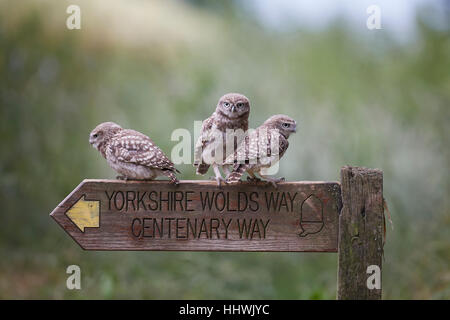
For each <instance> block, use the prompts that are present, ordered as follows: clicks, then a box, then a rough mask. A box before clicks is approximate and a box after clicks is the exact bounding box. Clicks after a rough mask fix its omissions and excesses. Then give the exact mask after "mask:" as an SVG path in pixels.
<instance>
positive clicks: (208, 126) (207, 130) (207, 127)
mask: <svg viewBox="0 0 450 320" xmlns="http://www.w3.org/2000/svg"><path fill="white" fill-rule="evenodd" d="M213 124H214V114H213V115H212V116H211V117H209V118H208V119H206V120H204V121H203V123H202V130H201V132H200V136H199V137H198V140H197V142H196V144H195V148H194V166H198V165H199V164H201V163H202V160H203V159H202V158H203V157H202V153H203V150H204V149H205V147H206V146H207V145H208V144H209V143H211V142H213V140H212V139H214V137H212V135H211V132H212V128H213Z"/></svg>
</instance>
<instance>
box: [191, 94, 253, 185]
mask: <svg viewBox="0 0 450 320" xmlns="http://www.w3.org/2000/svg"><path fill="white" fill-rule="evenodd" d="M249 114H250V101H249V100H248V99H247V97H245V96H244V95H242V94H239V93H228V94H226V95H224V96H222V97H221V98H220V99H219V102H218V103H217V106H216V111H214V113H213V114H212V115H211V116H210V117H209V118H208V119H206V120H205V121H203V124H202V130H201V132H200V136H199V139H198V141H197V143H196V145H195V152H194V157H195V159H194V166H196V167H197V174H201V175H203V174H205V173H206V172H207V171H208V169H209V167H210V166H212V167H213V170H214V174H215V179H216V181H217V183H218V184H219V185H220V183H221V181H224V179H223V178H222V175H221V173H220V169H219V168H222V169H223V170H224V173H225V175H226V176H228V174H229V173H230V170H229V167H230V166H229V165H224V161H225V159H226V157H227V156H228V155H229V154H232V153H234V152H235V151H236V148H237V146H238V144H239V143H240V142H241V141H242V139H243V138H244V136H245V133H246V131H247V129H248V116H249ZM227 137H228V140H227Z"/></svg>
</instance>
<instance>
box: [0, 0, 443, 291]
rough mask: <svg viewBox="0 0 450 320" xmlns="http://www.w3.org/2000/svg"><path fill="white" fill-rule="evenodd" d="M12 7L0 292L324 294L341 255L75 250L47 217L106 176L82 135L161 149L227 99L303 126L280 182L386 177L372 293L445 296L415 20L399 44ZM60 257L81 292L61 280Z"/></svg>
mask: <svg viewBox="0 0 450 320" xmlns="http://www.w3.org/2000/svg"><path fill="white" fill-rule="evenodd" d="M11 3H12V1H6V0H5V1H0V75H1V77H0V142H1V146H2V152H1V153H0V176H1V183H0V203H1V204H2V213H1V215H0V221H1V223H0V257H1V259H0V275H1V276H0V298H3V299H4V298H13V299H16V298H33V299H35V298H50V299H52V298H79V299H86V298H107V299H108V298H151V299H161V298H180V299H189V298H190V299H197V298H198V299H213V298H217V299H220V298H224V299H240V298H252V299H298V298H300V299H334V298H335V292H336V273H337V256H336V255H335V254H308V253H305V254H294V253H204V252H199V253H189V252H187V253H182V252H180V253H172V252H166V253H165V252H85V251H82V250H81V249H80V248H79V247H78V246H77V245H76V244H75V243H74V242H73V240H71V239H70V238H69V237H68V236H67V235H66V234H65V232H64V231H63V230H61V228H60V227H59V226H57V225H56V224H55V223H54V222H53V221H52V220H51V219H50V217H49V216H48V214H49V213H50V211H51V210H52V209H53V208H54V207H55V206H56V205H57V204H58V203H59V202H60V201H61V200H62V199H63V198H64V197H65V196H66V195H67V194H68V193H69V192H70V191H71V190H72V189H73V188H74V187H75V186H77V185H78V184H79V182H80V181H81V180H82V179H84V178H112V177H114V176H115V175H114V172H113V171H112V170H111V169H110V168H108V166H107V164H106V162H105V161H104V160H103V159H102V158H101V156H100V155H99V154H98V152H96V151H95V150H94V149H93V148H91V147H90V146H89V144H88V134H89V132H90V130H91V129H92V128H93V127H94V126H95V125H96V124H98V123H99V122H102V121H110V120H111V121H116V122H118V123H120V124H121V125H122V126H124V127H130V128H134V129H136V130H139V131H142V132H144V133H146V134H148V135H150V136H151V137H152V138H153V139H154V141H155V142H156V143H157V144H158V145H160V146H161V147H162V149H163V150H164V151H165V152H166V153H167V154H169V155H170V150H171V148H172V147H173V146H174V145H175V144H176V142H172V141H171V140H170V135H171V132H172V131H173V130H174V129H176V128H187V129H189V130H190V131H191V132H192V130H193V121H195V120H202V119H204V118H206V117H207V116H209V115H210V114H211V112H212V110H213V109H214V105H215V103H216V101H217V99H218V98H219V97H220V96H221V95H222V94H223V93H226V92H233V91H235V92H242V93H244V94H245V95H246V96H248V97H249V98H250V100H251V102H252V113H251V116H250V125H251V126H252V127H256V126H257V125H258V124H260V123H261V122H262V121H264V120H265V119H266V118H268V117H269V116H270V115H272V114H274V113H286V114H288V115H290V116H292V117H294V118H295V119H297V120H298V122H299V123H300V130H299V133H298V134H297V135H295V136H293V137H292V138H291V139H290V142H291V147H290V149H289V152H288V153H287V154H286V156H285V157H284V158H283V160H282V162H281V166H280V167H281V172H280V175H283V176H285V177H286V178H287V179H289V180H338V179H339V169H340V167H341V166H343V165H347V164H348V165H359V166H367V167H376V168H381V169H383V171H384V194H385V197H386V199H387V201H388V203H389V206H390V210H391V212H392V214H393V217H392V218H393V221H394V225H395V230H394V231H391V230H390V229H388V235H387V243H386V246H385V260H384V271H383V286H384V288H383V289H384V293H383V297H384V298H386V299H391V298H395V299H411V298H412V299H418V298H425V299H432V298H438V299H449V298H450V269H449V265H450V233H449V232H448V230H449V227H450V202H449V200H448V195H449V191H450V185H449V180H450V179H449V163H450V154H449V150H450V149H449V136H450V134H449V133H450V132H449V126H448V122H449V120H450V74H449V70H450V39H449V36H450V35H449V32H448V30H446V31H442V30H436V29H433V28H432V27H430V26H428V25H427V24H426V23H425V22H424V19H421V18H420V17H418V19H417V27H418V30H419V32H418V34H417V38H416V39H415V40H414V41H411V42H407V43H402V44H400V43H398V42H396V41H395V40H393V39H392V38H391V37H390V35H389V33H388V31H387V30H380V31H376V32H370V31H363V32H355V30H352V28H351V27H350V26H349V25H347V24H346V23H345V21H342V20H337V21H336V22H335V23H334V24H332V25H331V26H329V27H327V28H325V29H323V30H321V31H310V30H303V29H300V30H297V31H289V32H285V33H277V32H270V31H268V30H266V29H265V28H264V27H261V26H259V25H258V24H256V23H253V22H252V23H246V22H245V21H242V19H239V18H236V17H234V16H233V15H232V13H229V14H227V15H225V16H221V15H220V14H215V13H214V12H211V11H208V10H205V9H202V8H201V7H200V8H199V7H195V6H194V7H192V6H190V5H188V4H186V3H180V2H172V1H170V2H162V1H153V2H143V1H128V2H126V1H117V2H115V3H114V4H111V5H110V6H108V7H105V6H102V5H101V4H100V2H98V1H91V2H88V1H70V3H79V4H80V5H81V7H82V29H81V30H78V31H69V30H67V29H66V28H65V19H66V17H67V14H65V9H66V7H67V6H68V4H69V2H68V1H60V2H55V1H53V2H51V1H43V2H39V4H37V3H36V2H34V1H23V2H21V3H20V5H14V6H13V5H11ZM148 16H150V17H152V19H149V18H148ZM156 17H157V18H156ZM174 21H176V23H175V22H174ZM174 23H175V25H174ZM178 168H179V169H180V170H181V171H182V172H183V174H182V175H181V177H182V178H183V179H198V177H197V176H195V174H194V170H193V168H192V167H191V166H190V165H180V166H178ZM388 228H389V226H388ZM70 264H77V265H79V266H80V267H81V270H82V290H80V291H76V292H75V291H69V290H67V289H66V287H65V282H66V277H67V275H66V274H65V269H66V267H67V266H68V265H70Z"/></svg>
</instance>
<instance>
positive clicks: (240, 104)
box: [236, 102, 244, 108]
mask: <svg viewBox="0 0 450 320" xmlns="http://www.w3.org/2000/svg"><path fill="white" fill-rule="evenodd" d="M243 106H244V104H243V103H242V102H239V103H238V104H237V105H236V107H238V108H242V107H243Z"/></svg>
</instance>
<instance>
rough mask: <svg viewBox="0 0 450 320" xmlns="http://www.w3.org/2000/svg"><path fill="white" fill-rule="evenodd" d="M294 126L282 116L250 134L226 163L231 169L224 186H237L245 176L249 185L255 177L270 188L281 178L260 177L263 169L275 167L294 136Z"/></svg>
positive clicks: (293, 121)
mask: <svg viewBox="0 0 450 320" xmlns="http://www.w3.org/2000/svg"><path fill="white" fill-rule="evenodd" d="M296 130H297V123H296V122H295V120H294V119H292V118H290V117H288V116H285V115H274V116H272V117H270V118H269V119H267V120H266V121H265V122H264V123H263V124H262V125H261V126H259V127H258V128H256V130H254V131H252V132H250V133H249V134H248V135H247V136H246V137H245V139H244V140H243V141H242V143H241V144H240V145H239V147H238V148H237V150H236V152H235V153H234V154H231V155H229V156H228V158H227V159H226V161H225V162H226V163H229V164H232V165H233V172H232V173H231V174H230V175H229V176H228V178H227V180H226V182H227V183H237V182H238V181H239V180H240V179H241V177H242V175H243V174H244V173H245V172H247V173H248V175H249V177H248V178H247V179H248V180H249V181H257V180H259V178H257V177H256V175H255V173H258V174H259V175H260V176H261V177H262V178H264V179H266V180H267V181H269V182H270V183H272V185H273V186H274V187H276V184H277V183H278V182H280V181H284V178H278V179H277V178H271V177H268V176H266V175H264V174H263V173H261V170H262V169H263V168H269V167H271V166H273V165H274V164H275V163H277V162H278V161H279V160H280V158H281V157H282V156H283V155H284V153H285V152H286V150H287V148H288V146H289V142H288V138H289V136H290V135H291V133H294V132H296Z"/></svg>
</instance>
